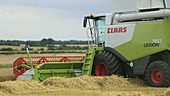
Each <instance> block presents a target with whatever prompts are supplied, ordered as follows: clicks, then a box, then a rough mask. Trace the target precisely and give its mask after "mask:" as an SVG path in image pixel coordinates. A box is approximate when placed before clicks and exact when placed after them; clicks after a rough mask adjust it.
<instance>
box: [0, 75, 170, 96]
mask: <svg viewBox="0 0 170 96" xmlns="http://www.w3.org/2000/svg"><path fill="white" fill-rule="evenodd" d="M169 90H170V89H167V88H152V87H147V86H146V85H145V84H144V83H143V82H142V81H140V82H136V80H135V79H131V80H128V79H126V78H121V77H117V76H111V77H88V76H83V77H77V78H59V77H57V78H49V79H47V80H45V81H44V82H41V83H39V82H37V81H29V80H17V81H6V82H1V83H0V96H1V95H3V96H5V95H6V96H9V95H12V96H170V91H169Z"/></svg>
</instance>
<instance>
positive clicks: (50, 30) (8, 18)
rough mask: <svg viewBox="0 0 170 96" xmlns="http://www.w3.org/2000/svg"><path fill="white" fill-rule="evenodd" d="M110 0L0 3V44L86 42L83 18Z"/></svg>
mask: <svg viewBox="0 0 170 96" xmlns="http://www.w3.org/2000/svg"><path fill="white" fill-rule="evenodd" d="M109 4H110V0H0V26H1V27H0V40H25V41H26V40H41V39H43V38H53V39H55V40H87V35H86V30H85V29H84V28H83V27H82V21H83V17H84V16H86V15H89V14H91V13H94V14H98V13H108V12H109V11H110V5H109Z"/></svg>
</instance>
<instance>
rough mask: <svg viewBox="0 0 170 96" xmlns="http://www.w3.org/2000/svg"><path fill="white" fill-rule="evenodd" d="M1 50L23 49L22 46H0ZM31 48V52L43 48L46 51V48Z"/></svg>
mask: <svg viewBox="0 0 170 96" xmlns="http://www.w3.org/2000/svg"><path fill="white" fill-rule="evenodd" d="M2 48H12V49H13V50H21V49H22V48H24V46H8V45H1V46H0V49H2ZM30 48H32V49H33V50H38V49H41V48H43V49H44V50H47V47H46V46H45V47H30Z"/></svg>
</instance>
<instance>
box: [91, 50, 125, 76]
mask: <svg viewBox="0 0 170 96" xmlns="http://www.w3.org/2000/svg"><path fill="white" fill-rule="evenodd" d="M121 73H122V69H121V65H120V62H119V60H118V59H117V58H116V57H115V56H114V55H113V54H111V53H109V52H107V51H104V52H98V53H97V54H96V56H95V59H94V65H93V70H92V75H94V76H111V75H112V74H114V75H121Z"/></svg>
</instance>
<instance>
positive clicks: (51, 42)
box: [0, 38, 88, 46]
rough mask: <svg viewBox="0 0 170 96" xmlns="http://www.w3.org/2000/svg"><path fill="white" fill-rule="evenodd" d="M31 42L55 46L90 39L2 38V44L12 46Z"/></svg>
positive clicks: (32, 44)
mask: <svg viewBox="0 0 170 96" xmlns="http://www.w3.org/2000/svg"><path fill="white" fill-rule="evenodd" d="M25 44H29V45H30V46H53V45H55V44H59V45H60V44H64V45H65V44H76V45H79V44H88V41H82V40H68V41H61V40H54V39H52V38H43V39H42V40H40V41H31V40H28V41H21V40H0V45H10V46H20V45H25Z"/></svg>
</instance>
